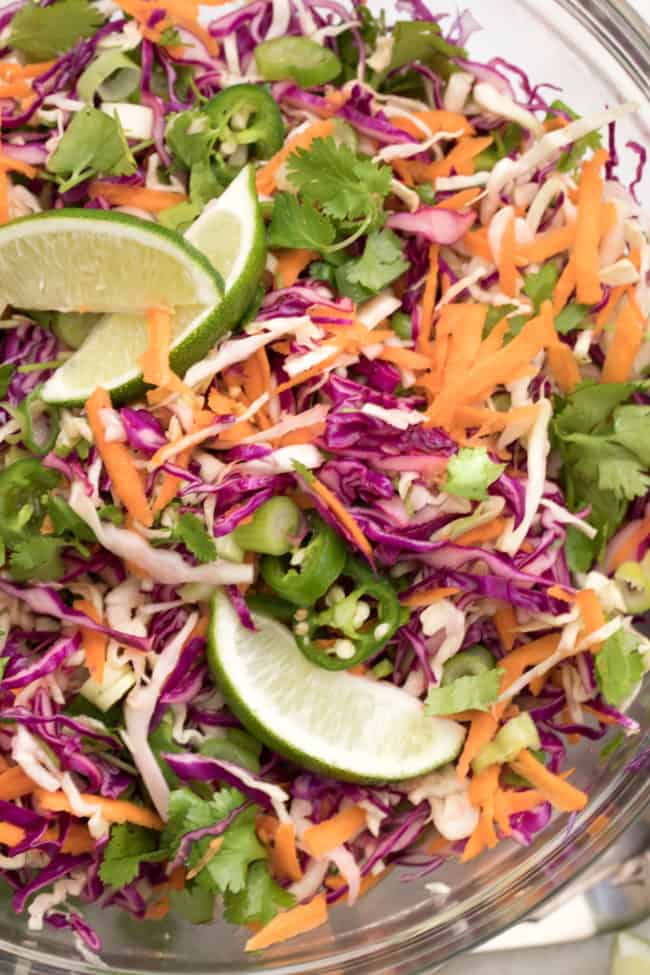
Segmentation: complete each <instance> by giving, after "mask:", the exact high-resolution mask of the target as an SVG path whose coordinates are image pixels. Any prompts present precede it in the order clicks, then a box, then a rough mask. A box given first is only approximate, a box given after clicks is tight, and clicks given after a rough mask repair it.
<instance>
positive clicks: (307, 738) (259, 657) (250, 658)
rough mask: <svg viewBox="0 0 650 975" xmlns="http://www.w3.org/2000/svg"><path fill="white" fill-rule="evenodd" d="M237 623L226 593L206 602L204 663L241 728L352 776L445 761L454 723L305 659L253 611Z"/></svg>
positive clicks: (418, 770) (370, 776) (457, 728)
mask: <svg viewBox="0 0 650 975" xmlns="http://www.w3.org/2000/svg"><path fill="white" fill-rule="evenodd" d="M253 619H254V622H255V625H256V630H255V631H251V630H247V629H245V628H244V627H243V626H242V624H241V622H240V621H239V617H238V616H237V613H236V612H235V610H234V608H233V607H232V605H231V603H230V600H229V599H228V598H227V596H226V595H225V594H224V593H223V592H221V591H218V592H217V593H216V595H215V597H214V600H213V604H212V615H211V622H210V631H209V635H208V662H209V664H210V667H211V669H212V673H213V676H214V678H215V680H216V681H217V684H218V686H219V688H220V689H221V691H222V693H223V694H224V697H225V698H226V701H227V702H228V705H229V707H230V708H231V710H232V711H233V712H234V713H235V714H236V715H237V717H238V718H239V720H240V721H241V722H242V724H243V725H245V727H246V728H248V730H249V731H250V732H251V733H252V734H254V735H256V736H257V737H258V738H259V739H260V740H261V741H263V742H264V743H265V744H266V745H268V746H269V747H270V748H273V749H275V750H276V751H278V752H280V753H281V754H283V755H286V756H287V757H288V758H290V759H292V760H293V761H295V762H296V763H297V764H298V765H301V766H304V767H305V768H310V769H315V770H318V771H321V772H325V773H326V774H327V775H331V776H334V777H336V778H339V779H345V780H349V781H352V782H368V783H370V782H389V781H399V780H401V779H408V778H411V777H413V776H418V775H423V774H425V773H426V772H430V771H431V770H432V769H434V768H437V767H439V766H440V765H445V764H447V763H448V762H451V761H453V759H454V758H456V756H457V755H458V753H459V752H460V749H461V747H462V744H463V740H464V737H465V731H464V729H463V728H462V726H461V725H459V724H458V723H457V722H455V721H450V720H448V719H447V718H431V717H426V716H425V715H424V713H423V708H422V704H421V702H420V701H418V700H417V699H416V698H414V697H411V696H410V695H409V694H407V693H406V692H405V691H402V690H400V689H399V688H398V687H395V686H393V685H392V684H388V683H382V682H378V681H371V680H367V679H365V678H360V677H354V676H352V675H351V674H348V673H345V672H342V671H338V672H336V671H329V670H324V669H323V668H322V667H318V666H317V665H316V664H312V663H311V662H310V661H309V660H307V659H306V657H304V656H303V654H302V653H301V652H300V650H299V649H298V646H297V645H296V642H295V640H294V638H293V635H292V633H291V632H290V630H288V629H287V627H286V626H284V625H283V624H282V623H279V622H278V621H277V620H274V619H271V618H270V617H267V616H263V615H261V614H254V615H253Z"/></svg>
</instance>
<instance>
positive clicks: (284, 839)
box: [271, 823, 302, 881]
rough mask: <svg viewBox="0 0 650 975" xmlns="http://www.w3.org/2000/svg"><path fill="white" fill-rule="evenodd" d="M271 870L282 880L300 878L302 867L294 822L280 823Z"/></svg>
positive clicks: (274, 840) (274, 841) (274, 839)
mask: <svg viewBox="0 0 650 975" xmlns="http://www.w3.org/2000/svg"><path fill="white" fill-rule="evenodd" d="M271 870H272V872H273V875H274V876H275V877H278V878H279V879H280V880H293V881H296V880H300V878H301V877H302V867H301V866H300V861H299V859H298V852H297V850H296V830H295V827H294V825H293V823H280V824H279V825H278V828H277V831H276V833H275V836H274V838H273V851H272V853H271Z"/></svg>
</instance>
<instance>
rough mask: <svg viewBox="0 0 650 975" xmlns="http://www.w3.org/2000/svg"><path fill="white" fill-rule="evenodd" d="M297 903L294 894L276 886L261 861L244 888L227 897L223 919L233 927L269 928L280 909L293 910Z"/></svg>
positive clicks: (227, 894) (255, 866)
mask: <svg viewBox="0 0 650 975" xmlns="http://www.w3.org/2000/svg"><path fill="white" fill-rule="evenodd" d="M295 902H296V899H295V897H294V896H293V894H290V893H289V892H288V891H286V890H284V889H283V888H282V887H280V885H279V884H277V883H276V882H275V880H274V879H273V877H272V876H271V874H270V873H269V868H268V866H267V865H266V863H265V862H263V861H262V860H258V861H257V862H256V863H253V865H252V866H251V867H249V870H248V873H247V874H246V885H245V887H244V888H243V889H242V890H240V891H237V893H235V892H234V891H232V890H228V891H226V893H225V894H224V898H223V908H224V910H223V916H224V918H225V919H226V921H228V922H229V923H230V924H251V923H252V922H257V923H259V924H268V922H269V921H270V920H272V918H274V917H275V915H276V914H277V913H278V908H279V907H285V908H286V907H293V905H294V904H295Z"/></svg>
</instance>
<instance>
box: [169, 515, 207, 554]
mask: <svg viewBox="0 0 650 975" xmlns="http://www.w3.org/2000/svg"><path fill="white" fill-rule="evenodd" d="M173 536H174V538H176V539H177V540H178V541H179V542H182V543H183V545H184V546H185V547H186V548H187V549H188V550H189V551H190V552H191V553H192V555H193V556H194V557H195V558H196V559H198V561H199V562H214V560H215V559H216V557H217V546H216V545H215V542H214V539H213V538H211V537H210V535H208V532H207V530H206V528H205V525H204V524H203V522H202V521H201V520H200V519H199V518H197V516H196V515H193V514H191V513H190V512H186V513H185V514H184V515H181V516H180V518H179V519H178V521H177V522H176V525H175V527H174V532H173Z"/></svg>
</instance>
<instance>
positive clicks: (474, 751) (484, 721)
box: [456, 711, 499, 779]
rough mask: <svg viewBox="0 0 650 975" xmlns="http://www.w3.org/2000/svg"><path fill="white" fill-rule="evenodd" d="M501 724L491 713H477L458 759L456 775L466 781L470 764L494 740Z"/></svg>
mask: <svg viewBox="0 0 650 975" xmlns="http://www.w3.org/2000/svg"><path fill="white" fill-rule="evenodd" d="M498 727H499V722H498V721H497V720H496V718H493V717H492V715H491V714H490V713H489V711H477V712H476V714H475V716H474V717H473V718H472V719H471V724H470V727H469V731H468V733H467V738H466V739H465V745H464V747H463V750H462V752H461V755H460V758H459V759H458V765H457V767H456V773H457V775H458V778H459V779H466V778H467V773H468V772H469V767H470V764H471V763H472V761H473V759H475V758H476V756H477V755H478V753H479V752H480V751H481V749H482V748H483V746H484V745H487V744H488V742H490V741H492V739H493V738H494V736H495V734H496V732H497V728H498Z"/></svg>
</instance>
